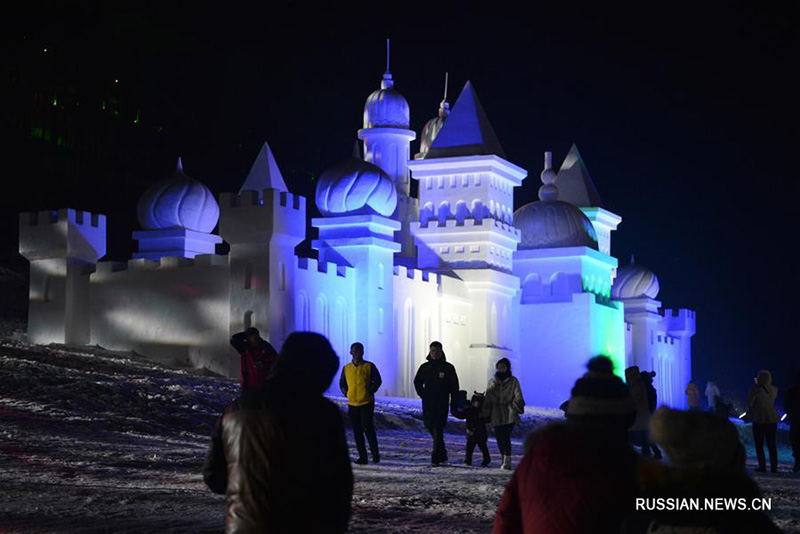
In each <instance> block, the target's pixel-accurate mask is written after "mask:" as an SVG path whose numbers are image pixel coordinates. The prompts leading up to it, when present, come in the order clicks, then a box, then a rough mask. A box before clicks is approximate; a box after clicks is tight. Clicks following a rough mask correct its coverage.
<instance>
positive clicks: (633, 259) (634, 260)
mask: <svg viewBox="0 0 800 534" xmlns="http://www.w3.org/2000/svg"><path fill="white" fill-rule="evenodd" d="M628 263H629V264H631V265H633V264H634V263H636V258H635V257H634V256H633V252H631V261H629V262H628Z"/></svg>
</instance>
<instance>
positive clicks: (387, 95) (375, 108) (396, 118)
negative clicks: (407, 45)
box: [364, 39, 411, 129]
mask: <svg viewBox="0 0 800 534" xmlns="http://www.w3.org/2000/svg"><path fill="white" fill-rule="evenodd" d="M410 115H411V113H410V111H409V108H408V102H406V99H405V98H404V97H403V95H401V94H400V93H399V92H397V90H396V89H395V88H394V80H392V73H391V72H390V71H389V40H388V39H387V40H386V72H384V73H383V80H382V81H381V88H380V89H378V90H376V91H374V92H373V93H372V94H371V95H369V96H368V97H367V102H366V103H365V104H364V128H406V129H407V128H408V125H409V123H410Z"/></svg>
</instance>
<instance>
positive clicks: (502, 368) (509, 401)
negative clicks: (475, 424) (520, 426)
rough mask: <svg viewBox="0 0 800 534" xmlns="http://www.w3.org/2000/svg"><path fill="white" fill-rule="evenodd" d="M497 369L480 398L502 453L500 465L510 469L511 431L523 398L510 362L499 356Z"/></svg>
mask: <svg viewBox="0 0 800 534" xmlns="http://www.w3.org/2000/svg"><path fill="white" fill-rule="evenodd" d="M495 370H496V371H497V372H496V373H495V374H494V377H492V379H491V380H489V384H488V386H486V398H485V399H484V401H483V414H484V417H486V418H488V419H489V422H490V423H491V424H492V427H493V428H494V435H495V437H496V438H497V448H498V449H500V454H501V455H502V456H503V463H502V464H501V466H500V467H501V468H502V469H511V431H512V430H514V424H515V423H516V422H517V421H519V416H520V414H521V413H523V412H524V411H525V399H523V398H522V388H521V387H520V385H519V380H517V377H515V376H512V374H511V362H510V361H509V360H508V358H502V359H501V360H500V361H498V362H497V365H496V366H495Z"/></svg>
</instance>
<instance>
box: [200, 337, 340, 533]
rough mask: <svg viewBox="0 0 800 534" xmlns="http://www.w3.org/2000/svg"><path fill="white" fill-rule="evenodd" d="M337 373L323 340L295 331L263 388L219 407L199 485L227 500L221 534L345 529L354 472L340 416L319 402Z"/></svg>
mask: <svg viewBox="0 0 800 534" xmlns="http://www.w3.org/2000/svg"><path fill="white" fill-rule="evenodd" d="M338 366H339V358H338V357H337V356H336V354H335V353H334V351H333V349H332V348H331V345H330V343H328V340H327V339H325V338H324V337H323V336H321V335H319V334H315V333H310V332H295V333H293V334H291V335H290V336H289V337H288V338H287V339H286V342H285V343H284V345H283V348H282V350H281V354H280V357H279V358H278V361H277V363H276V366H275V373H274V375H273V376H272V377H271V378H270V379H269V380H268V381H267V382H266V384H265V386H264V388H262V389H261V390H260V391H259V392H258V394H252V395H248V396H243V397H240V398H239V399H237V400H236V401H234V402H233V403H231V404H230V405H229V406H228V407H227V408H226V410H225V413H224V415H223V416H222V418H221V419H220V420H219V421H218V423H217V426H216V429H215V430H214V435H213V437H212V444H211V450H210V451H209V453H208V456H207V458H206V461H205V464H204V466H203V480H204V481H205V483H206V485H207V486H208V487H209V488H210V489H211V490H212V491H214V492H215V493H220V494H225V495H227V510H228V512H227V520H226V524H225V532H226V533H227V534H241V533H251V532H315V533H316V532H319V533H325V534H327V533H342V532H345V531H346V530H347V525H348V522H349V519H350V501H351V497H352V494H353V473H352V470H351V467H350V458H349V453H348V451H347V442H346V440H345V433H344V425H343V423H342V415H341V413H340V412H339V409H338V408H337V407H336V405H335V404H333V403H332V402H330V401H329V400H328V399H326V398H325V397H324V396H323V395H322V394H323V392H324V391H325V390H326V389H327V388H328V386H329V385H330V383H331V381H332V380H333V377H334V375H335V374H336V371H337V369H338Z"/></svg>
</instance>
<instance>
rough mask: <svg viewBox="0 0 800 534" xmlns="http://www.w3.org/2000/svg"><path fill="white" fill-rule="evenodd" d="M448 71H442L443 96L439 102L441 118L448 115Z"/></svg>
mask: <svg viewBox="0 0 800 534" xmlns="http://www.w3.org/2000/svg"><path fill="white" fill-rule="evenodd" d="M449 74H450V73H448V72H445V73H444V98H442V101H441V102H440V103H439V117H440V118H442V119H446V118H447V116H448V115H450V104H449V103H448V102H447V81H448V77H449Z"/></svg>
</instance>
